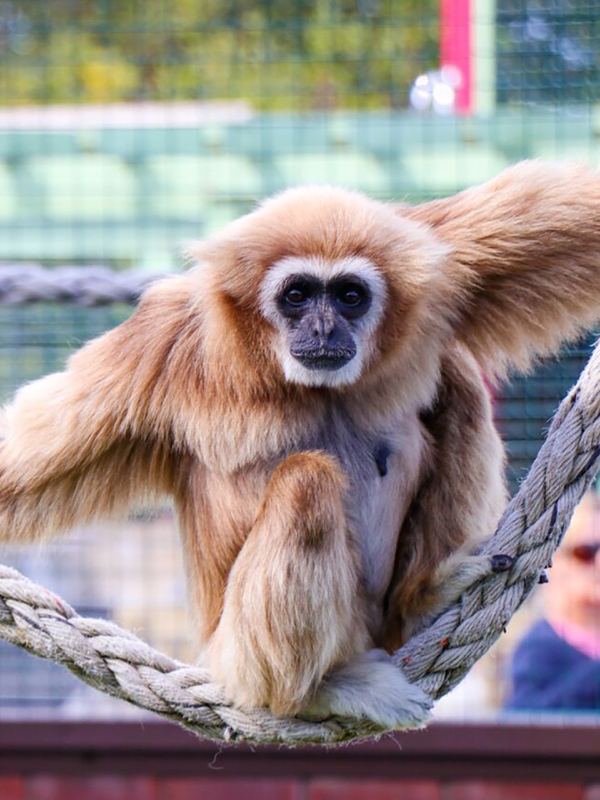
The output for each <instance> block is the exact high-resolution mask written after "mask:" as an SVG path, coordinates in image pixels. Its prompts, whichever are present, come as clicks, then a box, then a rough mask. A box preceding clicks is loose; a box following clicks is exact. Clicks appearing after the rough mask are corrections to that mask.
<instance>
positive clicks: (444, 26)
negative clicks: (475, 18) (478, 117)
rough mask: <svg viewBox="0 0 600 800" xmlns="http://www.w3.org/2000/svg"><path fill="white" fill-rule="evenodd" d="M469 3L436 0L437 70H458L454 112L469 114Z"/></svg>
mask: <svg viewBox="0 0 600 800" xmlns="http://www.w3.org/2000/svg"><path fill="white" fill-rule="evenodd" d="M471 5H472V0H440V66H441V67H442V68H444V67H453V68H455V69H458V70H459V72H460V76H461V82H460V86H458V87H457V89H456V110H457V111H458V113H459V114H470V113H472V112H473V111H474V109H473V107H472V105H473V91H472V79H473V65H472V53H471V50H472V42H471V10H472V9H471Z"/></svg>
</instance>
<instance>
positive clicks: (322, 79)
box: [0, 0, 600, 719]
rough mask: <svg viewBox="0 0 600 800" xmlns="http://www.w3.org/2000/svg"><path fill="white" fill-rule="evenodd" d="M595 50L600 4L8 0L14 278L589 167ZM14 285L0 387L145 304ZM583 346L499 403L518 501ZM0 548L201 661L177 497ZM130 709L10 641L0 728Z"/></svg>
mask: <svg viewBox="0 0 600 800" xmlns="http://www.w3.org/2000/svg"><path fill="white" fill-rule="evenodd" d="M599 52H600V0H439V2H434V0H290V2H287V3H277V2H274V0H170V2H168V3H167V2H166V0H145V2H143V3H138V2H127V3H123V2H119V0H85V2H77V3H76V2H72V0H47V2H44V3H40V2H38V0H5V2H0V283H1V282H2V277H1V276H2V272H3V271H4V274H5V275H6V274H8V273H7V272H6V265H10V270H12V272H11V274H12V275H24V274H26V273H27V271H28V270H31V269H32V264H35V265H42V266H43V267H45V268H46V269H48V270H53V271H56V270H57V268H59V267H60V268H64V267H65V266H66V267H69V268H76V269H81V268H94V269H95V268H105V269H109V270H112V271H113V272H118V273H119V274H121V273H122V275H123V280H124V281H125V280H126V277H125V276H126V275H128V274H129V271H130V270H131V269H132V268H135V269H138V270H142V271H145V272H146V274H148V275H151V274H154V273H156V272H160V273H163V272H168V271H172V270H178V269H182V268H183V267H184V266H185V256H184V253H185V248H186V243H187V242H188V241H189V240H191V239H195V238H199V237H203V236H206V235H208V234H210V233H211V232H212V231H214V230H217V229H219V228H221V227H222V226H223V225H225V224H227V223H228V222H229V221H230V220H232V219H234V218H235V217H237V216H239V215H240V214H243V213H245V212H246V211H248V210H250V209H251V208H253V207H254V206H255V204H256V203H257V202H259V201H260V200H261V198H263V197H265V196H267V195H269V194H272V193H273V192H276V191H279V190H281V189H283V188H285V187H287V186H292V185H297V184H305V183H329V184H339V185H342V186H346V187H349V188H353V189H358V190H361V191H364V192H366V193H368V194H370V195H372V196H374V197H377V198H381V199H383V200H388V199H399V200H403V201H408V202H419V201H421V200H424V199H428V198H433V197H438V196H447V195H450V194H452V193H454V192H456V191H459V190H461V189H462V188H465V187H466V186H469V185H472V184H474V183H477V182H481V181H484V180H487V179H488V178H490V177H492V176H493V175H495V174H497V173H498V172H499V171H500V170H501V169H503V168H504V167H506V166H508V165H509V164H510V163H513V162H515V161H517V160H519V159H522V158H538V157H540V158H560V159H562V158H571V159H572V158H575V159H578V160H584V161H588V162H589V163H591V164H595V163H597V161H598V157H599V156H600V147H599V136H600V112H599V110H598V109H599V108H600V107H599V106H598V105H597V101H598V88H599V86H600V73H599V70H600V61H599V57H598V53H599ZM10 270H9V272H10ZM58 274H59V273H58V272H56V274H55V273H54V272H53V280H55V279H56V276H57V275H58ZM0 288H1V287H0ZM0 296H1V291H0ZM11 297H12V299H11V300H10V304H9V305H1V304H0V399H2V400H5V399H7V398H8V397H9V396H10V395H11V393H12V392H13V391H14V389H15V388H16V387H17V386H19V385H20V384H21V383H23V382H24V381H27V380H32V379H35V378H36V377H39V376H41V375H43V374H47V373H48V372H51V371H54V370H57V369H60V368H61V367H62V365H63V364H64V361H65V359H66V357H67V356H68V354H69V353H70V352H72V351H73V350H74V349H75V348H76V347H78V346H79V345H80V344H81V343H83V342H84V341H86V340H87V339H89V338H91V337H93V336H95V335H96V334H98V333H100V332H102V331H104V330H106V329H107V328H109V327H112V326H114V325H115V324H118V323H119V322H120V321H121V320H123V319H125V318H126V317H127V315H128V314H129V313H130V310H131V307H130V306H129V305H128V302H129V300H130V299H131V297H130V296H129V295H124V296H123V298H122V300H124V301H126V302H106V303H104V304H102V305H98V306H90V305H87V306H81V305H77V304H76V303H74V302H72V299H73V298H69V297H66V296H63V295H61V294H60V293H59V294H58V295H57V297H56V299H55V300H53V301H52V302H35V303H30V302H24V301H25V300H26V299H27V298H26V297H25V296H21V297H17V296H16V295H14V294H13V295H12V296H11ZM107 300H108V298H107ZM1 302H2V301H1V299H0V303H1ZM589 344H590V343H589V342H584V343H582V344H581V345H580V346H578V347H575V348H573V349H571V350H569V351H568V352H567V353H565V355H564V357H563V358H561V359H558V360H556V361H554V362H552V363H550V364H547V365H545V366H542V367H541V368H540V369H539V370H538V371H536V372H535V373H534V374H533V375H532V376H529V377H527V378H517V379H516V380H515V381H514V382H512V383H511V384H510V386H507V387H503V388H502V390H501V392H500V393H499V395H498V397H497V398H496V418H497V421H498V425H499V427H500V430H501V432H502V434H503V436H504V438H505V440H506V442H507V447H508V451H509V466H508V469H509V480H510V483H511V488H512V489H513V491H514V489H515V488H516V485H517V483H518V481H519V479H520V478H522V477H523V475H524V474H525V471H526V469H527V467H528V465H529V464H530V463H531V461H532V459H533V456H534V455H535V453H536V452H537V449H538V447H539V444H540V441H541V435H542V432H543V430H544V428H545V427H546V425H547V423H548V420H549V418H550V417H551V415H552V412H553V411H554V409H555V408H556V406H557V404H558V402H559V400H560V398H561V397H562V396H563V395H564V393H565V392H566V390H567V389H568V388H569V386H570V385H572V383H573V382H574V381H575V379H576V377H577V375H578V374H579V371H580V369H581V367H582V366H583V364H584V362H585V361H586V359H587V356H588V354H589ZM0 558H1V559H2V560H3V561H4V563H11V564H13V565H14V566H16V567H17V568H18V569H20V570H21V571H23V572H25V573H26V574H27V575H29V576H30V577H32V578H33V579H34V580H36V581H39V582H41V583H44V584H46V585H48V586H49V587H50V588H52V589H55V590H56V591H57V592H59V593H60V594H62V595H63V596H64V597H65V598H66V599H68V600H69V601H70V602H72V603H73V604H74V605H76V606H78V607H80V608H83V609H84V610H85V611H86V612H88V613H90V614H95V615H97V616H105V617H108V618H111V619H115V620H116V621H117V622H118V623H119V624H121V625H123V626H125V627H129V628H133V629H135V630H136V631H137V632H140V633H141V634H142V635H143V636H145V637H147V638H148V639H149V640H150V641H151V643H152V644H153V645H155V646H157V647H158V648H160V649H162V650H163V651H166V652H167V653H169V655H172V656H174V657H177V658H181V659H184V660H189V659H190V658H193V650H192V648H191V646H190V643H189V639H188V633H187V631H188V628H187V623H186V619H185V613H186V612H185V596H184V595H185V591H184V588H183V569H182V565H181V563H180V555H179V548H178V543H177V534H176V531H175V526H174V524H173V521H172V519H171V516H170V511H169V509H163V510H160V511H159V512H155V513H153V514H152V515H147V514H143V513H140V514H136V515H135V516H134V517H133V518H132V519H131V520H130V521H129V522H127V523H123V524H122V525H113V524H106V525H104V524H103V525H97V526H94V528H93V529H89V530H79V531H76V532H75V533H74V534H73V535H71V536H70V537H67V538H64V539H62V540H61V541H60V542H59V543H58V544H57V545H54V546H52V547H49V548H45V549H44V550H43V551H41V550H38V549H37V548H36V549H33V550H32V549H29V550H25V549H21V548H17V547H10V548H8V547H2V548H0ZM509 638H510V633H509ZM493 678H494V681H489V686H488V684H486V686H488V688H487V689H486V691H485V692H484V699H482V705H483V706H485V707H487V708H489V709H492V708H493V706H494V704H495V703H497V702H498V699H499V696H498V693H497V690H496V689H492V688H490V687H491V685H492V683H494V686H497V685H498V680H497V678H498V676H497V675H496V674H494V675H493ZM488 689H489V691H488ZM486 704H487V706H486ZM124 713H127V711H126V709H124V708H122V707H121V706H117V707H115V706H114V705H113V704H111V703H110V702H109V701H105V700H104V699H103V698H99V697H95V696H94V695H93V694H91V693H89V692H88V690H85V689H81V688H80V687H79V686H77V685H75V683H74V681H73V680H72V679H71V678H70V676H69V675H66V674H63V672H62V671H61V670H60V668H58V667H55V666H52V665H49V664H46V663H44V662H41V661H38V660H36V659H33V658H31V657H29V656H27V655H26V654H25V653H23V652H22V651H17V650H16V649H13V648H11V647H10V646H8V645H6V644H4V643H0V719H1V718H7V717H23V716H26V715H29V716H33V717H38V716H41V715H52V716H63V717H87V716H96V715H99V714H102V715H109V716H115V715H116V716H120V715H122V714H124Z"/></svg>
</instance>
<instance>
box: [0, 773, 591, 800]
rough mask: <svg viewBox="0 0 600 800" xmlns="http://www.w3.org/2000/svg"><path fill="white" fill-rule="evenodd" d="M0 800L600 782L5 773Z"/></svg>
mask: <svg viewBox="0 0 600 800" xmlns="http://www.w3.org/2000/svg"><path fill="white" fill-rule="evenodd" d="M0 800H600V783H597V784H595V785H588V786H578V785H577V784H575V783H549V782H546V783H511V782H507V783H500V782H498V781H489V782H487V781H457V782H446V783H442V782H437V781H428V780H423V781H402V780H384V781H378V780H343V779H320V780H319V779H316V780H310V781H300V780H293V779H292V780H269V779H267V778H265V779H249V780H245V779H235V780H229V779H226V778H225V779H218V778H216V779H212V780H210V779H204V778H199V779H196V778H141V777H140V778H136V777H119V776H103V777H90V778H74V777H61V776H54V777H52V776H43V775H40V776H34V777H10V776H6V777H0Z"/></svg>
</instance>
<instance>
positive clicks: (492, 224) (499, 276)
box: [398, 161, 600, 377]
mask: <svg viewBox="0 0 600 800" xmlns="http://www.w3.org/2000/svg"><path fill="white" fill-rule="evenodd" d="M398 210H399V213H403V214H407V215H408V216H410V217H412V218H413V219H417V220H419V221H421V222H424V223H425V224H427V225H429V226H431V227H432V228H433V230H434V231H435V233H436V235H437V236H438V238H440V239H441V240H443V241H444V242H446V243H447V244H449V245H450V247H451V254H450V258H449V261H448V264H447V277H448V281H449V284H448V285H449V287H452V288H453V289H456V288H458V289H459V296H460V297H461V298H462V299H461V300H459V303H458V307H457V308H455V309H450V312H451V313H452V312H454V314H455V315H456V316H455V318H456V319H457V327H456V332H457V336H458V338H459V339H460V340H461V341H463V342H464V343H465V344H466V345H467V346H468V347H469V349H470V350H471V352H472V353H473V354H474V355H475V356H476V358H477V359H478V360H479V362H480V363H481V364H482V366H483V368H484V370H485V371H486V373H487V374H488V375H489V376H490V377H493V376H494V375H496V376H498V377H502V376H503V375H504V374H505V373H506V371H507V370H508V369H509V368H511V367H516V368H517V369H526V368H527V367H528V366H529V365H530V363H531V360H532V359H533V358H535V357H536V356H543V355H546V354H550V353H552V352H554V351H556V350H557V349H558V347H559V346H560V344H561V342H563V341H565V340H569V339H573V338H574V337H575V336H577V334H579V333H580V332H581V331H582V330H584V329H586V328H589V327H591V326H592V325H593V324H594V323H595V322H596V321H597V320H598V319H600V176H599V175H598V173H596V172H592V171H590V170H589V169H588V168H586V167H584V166H582V165H578V164H569V163H566V164H560V163H550V162H543V161H525V162H522V163H520V164H518V165H516V166H514V167H510V168H509V169H507V170H505V171H504V172H502V173H501V174H500V175H499V176H498V177H497V178H495V179H493V180H491V181H489V182H488V183H485V184H483V185H481V186H476V187H474V188H472V189H468V190H466V191H464V192H462V193H460V194H458V195H456V196H455V197H451V198H447V199H443V200H437V201H433V202H430V203H425V204H423V205H420V206H416V207H413V208H412V209H409V208H406V207H404V208H403V209H401V208H399V209H398ZM453 294H454V293H453ZM454 296H456V295H455V294H454Z"/></svg>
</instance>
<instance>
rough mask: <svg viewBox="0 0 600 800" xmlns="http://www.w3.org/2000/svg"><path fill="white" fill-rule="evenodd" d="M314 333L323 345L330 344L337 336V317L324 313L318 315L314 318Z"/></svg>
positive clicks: (314, 336)
mask: <svg viewBox="0 0 600 800" xmlns="http://www.w3.org/2000/svg"><path fill="white" fill-rule="evenodd" d="M312 335H313V338H314V339H316V340H317V341H318V342H319V344H320V345H321V346H322V347H324V346H326V345H330V344H331V342H332V340H333V339H334V337H335V319H333V317H328V316H324V315H322V314H318V315H316V317H315V319H314V320H313V326H312Z"/></svg>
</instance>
